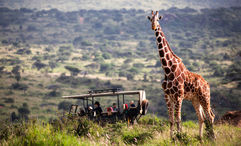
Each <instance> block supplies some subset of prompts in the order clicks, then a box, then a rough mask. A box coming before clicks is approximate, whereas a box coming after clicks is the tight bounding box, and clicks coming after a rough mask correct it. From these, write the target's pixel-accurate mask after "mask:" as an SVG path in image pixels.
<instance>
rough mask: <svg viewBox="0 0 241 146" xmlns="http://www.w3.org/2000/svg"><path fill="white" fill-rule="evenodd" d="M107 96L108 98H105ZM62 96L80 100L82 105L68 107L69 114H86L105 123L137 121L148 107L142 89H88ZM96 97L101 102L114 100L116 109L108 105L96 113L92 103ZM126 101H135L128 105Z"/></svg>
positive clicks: (81, 115)
mask: <svg viewBox="0 0 241 146" xmlns="http://www.w3.org/2000/svg"><path fill="white" fill-rule="evenodd" d="M130 96H131V97H130ZM107 97H108V98H109V100H108V99H106V98H107ZM63 98H65V99H79V100H82V105H71V107H70V109H69V114H70V115H73V116H80V117H83V116H86V117H88V118H89V119H91V120H95V121H99V122H107V123H115V122H116V121H119V120H122V121H128V123H129V122H130V123H132V124H133V123H134V121H135V120H137V121H138V120H139V118H140V117H141V116H142V115H145V114H146V113H147V108H148V100H147V99H146V93H145V91H144V90H136V91H122V90H120V89H105V90H90V91H89V92H88V93H87V94H82V95H72V96H63ZM96 98H98V99H99V100H101V101H103V102H106V101H108V102H109V101H110V100H116V102H115V105H116V110H113V108H112V107H108V108H104V110H103V112H102V113H101V114H97V113H96V111H95V110H94V104H95V102H96V101H97V100H96ZM135 99H137V100H135ZM128 101H132V102H133V101H135V103H134V104H132V105H128V103H129V102H128ZM100 103H101V102H100ZM116 103H117V104H116ZM105 109H106V111H105Z"/></svg>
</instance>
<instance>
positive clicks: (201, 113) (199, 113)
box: [192, 100, 204, 138]
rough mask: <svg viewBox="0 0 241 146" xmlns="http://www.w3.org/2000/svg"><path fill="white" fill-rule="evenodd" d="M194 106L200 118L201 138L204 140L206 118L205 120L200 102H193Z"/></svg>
mask: <svg viewBox="0 0 241 146" xmlns="http://www.w3.org/2000/svg"><path fill="white" fill-rule="evenodd" d="M192 105H193V107H194V109H195V111H196V114H197V117H198V122H199V136H200V138H202V135H203V123H204V118H203V109H202V107H201V105H200V103H199V101H196V100H195V101H192Z"/></svg>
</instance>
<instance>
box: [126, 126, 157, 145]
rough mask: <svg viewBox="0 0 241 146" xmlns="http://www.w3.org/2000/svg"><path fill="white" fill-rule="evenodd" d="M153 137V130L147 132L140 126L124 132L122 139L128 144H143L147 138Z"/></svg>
mask: <svg viewBox="0 0 241 146" xmlns="http://www.w3.org/2000/svg"><path fill="white" fill-rule="evenodd" d="M152 138H153V136H152V134H151V132H145V131H143V130H142V129H138V128H135V129H133V130H130V131H124V132H123V133H122V139H123V141H124V142H125V143H127V144H143V143H144V142H145V141H146V140H148V139H152Z"/></svg>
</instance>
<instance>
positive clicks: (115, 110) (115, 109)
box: [113, 103, 118, 112]
mask: <svg viewBox="0 0 241 146" xmlns="http://www.w3.org/2000/svg"><path fill="white" fill-rule="evenodd" d="M113 111H114V112H117V111H118V108H117V106H116V103H113Z"/></svg>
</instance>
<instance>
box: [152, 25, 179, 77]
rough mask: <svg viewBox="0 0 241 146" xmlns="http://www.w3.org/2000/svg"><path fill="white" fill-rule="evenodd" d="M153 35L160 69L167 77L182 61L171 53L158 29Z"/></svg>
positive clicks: (158, 28)
mask: <svg viewBox="0 0 241 146" xmlns="http://www.w3.org/2000/svg"><path fill="white" fill-rule="evenodd" d="M155 35H156V42H157V47H158V51H159V56H160V60H161V63H162V68H163V69H164V71H165V74H166V75H167V76H168V75H169V74H170V73H171V72H175V70H176V68H177V66H178V65H179V64H180V63H181V62H182V61H181V59H180V58H179V57H178V56H176V55H175V54H174V53H173V51H172V49H171V48H170V46H169V44H168V42H167V40H166V38H165V35H164V33H163V32H162V30H161V28H160V27H157V29H156V30H155Z"/></svg>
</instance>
